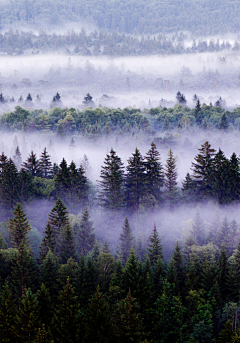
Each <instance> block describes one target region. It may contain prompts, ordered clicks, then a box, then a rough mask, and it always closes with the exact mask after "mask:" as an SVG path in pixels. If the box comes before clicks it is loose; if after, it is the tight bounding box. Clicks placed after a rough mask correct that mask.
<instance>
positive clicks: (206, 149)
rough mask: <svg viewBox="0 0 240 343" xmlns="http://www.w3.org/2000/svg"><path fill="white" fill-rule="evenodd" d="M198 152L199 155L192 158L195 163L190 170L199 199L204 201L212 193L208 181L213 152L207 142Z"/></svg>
mask: <svg viewBox="0 0 240 343" xmlns="http://www.w3.org/2000/svg"><path fill="white" fill-rule="evenodd" d="M198 150H199V154H198V155H197V156H196V157H195V158H194V160H195V162H193V163H192V167H191V170H192V171H193V179H194V180H195V183H196V187H197V191H198V196H199V197H200V199H205V198H206V197H207V196H208V195H209V194H211V191H212V187H211V183H210V180H209V179H210V174H211V170H212V164H213V158H214V155H215V150H214V149H212V148H211V145H210V144H209V143H208V142H205V143H204V144H203V145H202V146H201V148H200V149H198Z"/></svg>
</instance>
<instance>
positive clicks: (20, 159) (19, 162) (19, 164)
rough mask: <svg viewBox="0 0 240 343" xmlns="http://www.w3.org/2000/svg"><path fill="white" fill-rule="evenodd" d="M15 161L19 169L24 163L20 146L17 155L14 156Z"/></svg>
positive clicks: (16, 151)
mask: <svg viewBox="0 0 240 343" xmlns="http://www.w3.org/2000/svg"><path fill="white" fill-rule="evenodd" d="M13 162H14V164H15V166H16V167H17V168H18V169H20V168H21V165H22V155H21V152H20V149H19V147H18V146H17V147H16V150H15V155H14V156H13Z"/></svg>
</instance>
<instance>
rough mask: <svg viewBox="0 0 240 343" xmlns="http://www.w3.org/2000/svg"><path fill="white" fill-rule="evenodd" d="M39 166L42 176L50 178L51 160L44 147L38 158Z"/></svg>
mask: <svg viewBox="0 0 240 343" xmlns="http://www.w3.org/2000/svg"><path fill="white" fill-rule="evenodd" d="M39 168H40V170H41V174H42V177H43V178H45V179H50V178H51V177H52V162H51V160H50V156H49V155H48V153H47V149H46V148H44V150H43V152H42V154H41V157H40V159H39Z"/></svg>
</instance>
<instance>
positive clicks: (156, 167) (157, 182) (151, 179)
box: [144, 142, 164, 201]
mask: <svg viewBox="0 0 240 343" xmlns="http://www.w3.org/2000/svg"><path fill="white" fill-rule="evenodd" d="M144 165H145V169H146V177H145V182H146V188H147V190H148V191H149V193H150V194H152V195H153V196H154V197H155V198H156V199H157V201H160V198H161V195H160V189H161V188H162V187H163V185H164V173H163V167H162V164H161V162H160V153H159V152H158V150H157V147H156V144H155V143H154V142H152V143H151V148H150V149H149V150H148V152H147V154H146V156H145V162H144Z"/></svg>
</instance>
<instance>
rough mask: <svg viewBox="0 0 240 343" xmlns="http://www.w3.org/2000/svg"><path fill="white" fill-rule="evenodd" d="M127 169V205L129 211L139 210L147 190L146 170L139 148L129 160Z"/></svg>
mask: <svg viewBox="0 0 240 343" xmlns="http://www.w3.org/2000/svg"><path fill="white" fill-rule="evenodd" d="M126 169H127V174H126V183H125V187H126V188H125V189H126V194H125V199H126V204H127V207H128V208H129V209H132V210H138V208H139V204H140V199H141V198H142V197H143V196H144V195H145V190H146V187H145V186H146V185H145V181H146V174H145V170H146V169H145V166H144V160H143V157H142V155H141V153H140V151H139V150H138V149H137V148H136V150H135V152H134V153H133V154H132V157H130V158H129V160H128V165H127V167H126Z"/></svg>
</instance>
